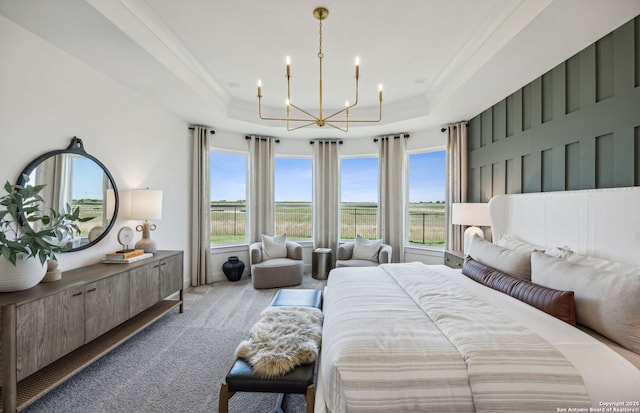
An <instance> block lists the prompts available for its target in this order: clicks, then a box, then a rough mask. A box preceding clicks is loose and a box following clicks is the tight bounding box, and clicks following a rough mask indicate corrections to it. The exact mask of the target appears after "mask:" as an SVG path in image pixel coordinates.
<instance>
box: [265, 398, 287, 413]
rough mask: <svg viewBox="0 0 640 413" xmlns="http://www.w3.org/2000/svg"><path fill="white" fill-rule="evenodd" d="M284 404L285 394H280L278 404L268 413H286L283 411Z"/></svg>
mask: <svg viewBox="0 0 640 413" xmlns="http://www.w3.org/2000/svg"><path fill="white" fill-rule="evenodd" d="M283 402H284V393H280V394H278V399H277V400H276V404H275V405H274V406H273V409H271V410H269V412H268V413H285V412H284V410H283V409H282V403H283Z"/></svg>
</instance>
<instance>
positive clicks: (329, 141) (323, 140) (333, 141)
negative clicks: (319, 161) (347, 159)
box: [309, 139, 342, 145]
mask: <svg viewBox="0 0 640 413" xmlns="http://www.w3.org/2000/svg"><path fill="white" fill-rule="evenodd" d="M316 141H321V142H324V143H339V144H340V145H342V140H331V139H316V140H312V141H309V144H311V145H313V144H314V143H316Z"/></svg>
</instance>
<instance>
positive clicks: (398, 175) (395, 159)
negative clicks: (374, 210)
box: [378, 135, 408, 262]
mask: <svg viewBox="0 0 640 413" xmlns="http://www.w3.org/2000/svg"><path fill="white" fill-rule="evenodd" d="M407 137H408V135H390V136H386V137H382V138H379V155H378V174H379V179H378V185H379V191H378V233H379V236H380V238H381V239H382V242H384V243H385V244H389V245H391V247H392V249H393V250H392V251H393V253H392V255H391V262H402V260H403V257H404V242H405V211H406V199H407V195H406V183H407V171H406V169H407V168H406V163H407V156H406V152H407V139H406V138H407Z"/></svg>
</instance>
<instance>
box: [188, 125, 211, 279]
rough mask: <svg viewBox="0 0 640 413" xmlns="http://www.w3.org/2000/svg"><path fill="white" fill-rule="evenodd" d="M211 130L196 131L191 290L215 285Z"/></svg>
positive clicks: (195, 129)
mask: <svg viewBox="0 0 640 413" xmlns="http://www.w3.org/2000/svg"><path fill="white" fill-rule="evenodd" d="M209 134H210V131H209V129H208V128H205V127H202V126H194V127H193V169H192V173H191V180H192V185H191V187H192V193H191V197H192V202H191V205H192V211H191V251H192V252H191V286H193V287H196V286H198V285H203V284H209V283H212V282H213V275H212V273H211V200H210V198H211V196H210V192H211V182H210V175H209V173H210V172H209V171H210V165H209V151H210V146H209Z"/></svg>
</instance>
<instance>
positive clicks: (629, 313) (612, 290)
mask: <svg viewBox="0 0 640 413" xmlns="http://www.w3.org/2000/svg"><path fill="white" fill-rule="evenodd" d="M531 270H532V272H531V274H532V278H533V281H534V282H536V283H538V284H542V285H546V286H549V287H551V288H562V289H567V288H571V289H572V290H573V291H575V297H576V298H575V300H576V318H577V321H578V323H579V324H582V325H584V326H586V327H589V328H591V329H593V330H595V331H597V332H598V333H600V334H602V335H603V336H605V337H607V338H609V339H611V340H613V341H615V342H616V343H618V344H620V345H622V346H624V347H626V348H628V349H629V350H631V351H633V352H634V353H638V354H640V317H638V314H640V299H638V297H640V274H629V273H625V272H617V271H607V270H602V269H598V268H594V267H590V266H586V265H580V264H574V263H571V262H569V261H566V260H561V259H558V258H553V257H549V256H548V255H545V254H541V253H539V252H534V253H533V254H531Z"/></svg>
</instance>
